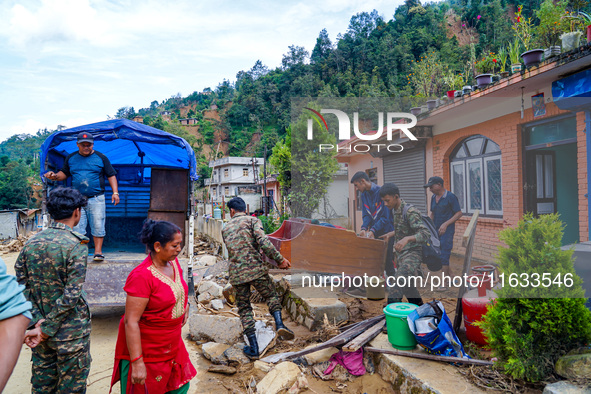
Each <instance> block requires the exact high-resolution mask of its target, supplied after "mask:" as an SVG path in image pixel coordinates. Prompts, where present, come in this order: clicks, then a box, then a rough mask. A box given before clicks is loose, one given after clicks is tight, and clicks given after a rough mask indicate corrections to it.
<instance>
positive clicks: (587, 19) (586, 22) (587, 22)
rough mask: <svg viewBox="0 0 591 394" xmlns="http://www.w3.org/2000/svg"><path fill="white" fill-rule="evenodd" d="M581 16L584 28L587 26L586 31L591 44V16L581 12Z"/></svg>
mask: <svg viewBox="0 0 591 394" xmlns="http://www.w3.org/2000/svg"><path fill="white" fill-rule="evenodd" d="M579 15H580V17H581V21H582V22H583V26H585V29H586V31H587V42H588V43H589V42H591V15H589V14H587V13H585V12H582V11H579Z"/></svg>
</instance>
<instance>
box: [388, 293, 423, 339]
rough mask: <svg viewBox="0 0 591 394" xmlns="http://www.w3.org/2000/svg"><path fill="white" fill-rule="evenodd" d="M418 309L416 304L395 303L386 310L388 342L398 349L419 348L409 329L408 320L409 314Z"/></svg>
mask: <svg viewBox="0 0 591 394" xmlns="http://www.w3.org/2000/svg"><path fill="white" fill-rule="evenodd" d="M417 308H418V307H417V306H416V305H415V304H410V303H408V302H395V303H393V304H390V305H388V306H386V307H385V308H384V313H385V314H386V327H387V328H388V341H390V343H391V344H392V346H394V347H395V348H396V349H400V350H412V349H414V348H415V347H416V346H417V341H416V340H415V336H414V334H413V333H412V332H411V331H410V328H408V321H407V320H406V317H407V316H408V314H409V313H411V312H412V311H414V310H415V309H417Z"/></svg>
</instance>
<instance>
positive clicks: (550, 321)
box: [476, 214, 591, 382]
mask: <svg viewBox="0 0 591 394" xmlns="http://www.w3.org/2000/svg"><path fill="white" fill-rule="evenodd" d="M563 230H564V224H563V223H562V222H561V221H560V219H559V216H558V214H551V215H541V216H539V217H537V218H534V217H533V215H532V214H526V215H524V217H523V218H522V219H521V220H520V221H519V223H518V224H517V226H516V227H513V228H507V229H505V230H503V231H501V233H500V234H499V238H500V240H501V241H503V242H504V243H505V244H506V245H507V247H499V254H498V257H497V262H498V266H499V272H500V276H501V277H503V278H505V285H504V286H503V288H501V289H499V290H497V291H496V292H497V295H498V297H499V298H497V300H496V302H495V303H494V305H491V306H489V307H488V311H487V313H486V314H485V315H484V317H483V320H482V321H481V322H478V323H476V325H478V326H479V327H481V328H482V329H483V332H484V335H485V337H486V338H487V342H488V345H489V347H490V348H491V349H493V352H494V355H495V357H497V358H498V362H497V365H498V366H500V367H502V368H503V369H504V371H505V373H507V374H509V375H511V376H513V377H514V378H518V379H524V380H527V381H530V382H537V381H540V380H544V379H546V378H548V377H549V376H550V375H552V373H553V371H554V364H555V363H556V361H557V360H558V358H560V357H561V356H562V355H564V354H566V353H567V352H569V351H570V350H572V349H576V348H578V347H581V346H584V345H585V344H586V343H589V341H590V340H591V312H590V311H589V310H588V309H587V308H586V307H585V302H586V300H587V299H586V298H584V296H585V291H584V289H583V288H582V286H581V284H582V280H581V278H580V277H578V276H577V274H576V273H575V269H574V263H573V259H572V255H573V250H562V249H561V240H562V236H563ZM526 277H527V279H528V281H527V283H526V281H525V280H524V278H526ZM536 278H538V279H540V282H537V281H536ZM508 281H511V282H508Z"/></svg>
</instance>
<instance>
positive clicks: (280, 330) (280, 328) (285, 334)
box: [273, 311, 295, 339]
mask: <svg viewBox="0 0 591 394" xmlns="http://www.w3.org/2000/svg"><path fill="white" fill-rule="evenodd" d="M273 317H274V318H275V331H277V335H278V336H280V337H282V338H283V339H294V338H295V334H294V333H293V331H291V330H290V329H289V328H287V327H285V324H283V320H282V319H281V311H275V312H273Z"/></svg>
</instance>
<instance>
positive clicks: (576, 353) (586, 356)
mask: <svg viewBox="0 0 591 394" xmlns="http://www.w3.org/2000/svg"><path fill="white" fill-rule="evenodd" d="M554 369H555V371H556V373H557V374H559V375H560V376H562V377H565V378H567V379H589V377H590V376H591V348H584V349H575V350H572V351H570V352H569V353H568V354H567V355H565V356H562V357H560V358H559V359H558V361H556V365H555V367H554Z"/></svg>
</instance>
